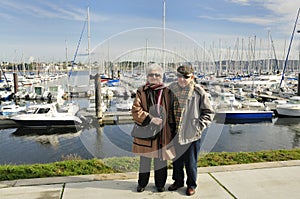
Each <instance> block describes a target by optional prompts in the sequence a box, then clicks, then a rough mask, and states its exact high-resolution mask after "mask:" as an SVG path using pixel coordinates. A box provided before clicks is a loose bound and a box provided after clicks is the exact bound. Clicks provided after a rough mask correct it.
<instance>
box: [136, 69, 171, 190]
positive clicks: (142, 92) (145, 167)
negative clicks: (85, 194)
mask: <svg viewBox="0 0 300 199" xmlns="http://www.w3.org/2000/svg"><path fill="white" fill-rule="evenodd" d="M146 75H147V82H146V84H145V85H143V86H141V87H140V88H138V90H137V93H136V97H135V100H134V102H133V106H132V116H133V119H134V121H135V122H136V123H137V124H139V125H141V126H146V125H148V124H150V123H154V124H156V125H158V126H160V127H161V130H160V132H159V133H158V134H157V136H156V137H155V138H154V139H152V140H149V139H142V138H136V137H135V138H134V139H133V146H132V151H133V153H135V154H138V155H140V168H139V176H138V186H137V191H138V192H143V191H144V190H145V187H146V186H147V184H148V182H149V177H150V169H151V161H152V159H154V170H155V171H154V180H155V186H156V188H157V191H158V192H163V191H164V190H165V188H164V186H165V184H166V180H167V160H170V159H172V158H174V157H175V152H174V151H175V150H174V147H173V144H172V142H171V140H172V137H173V136H172V135H171V130H170V127H169V125H168V122H167V117H168V115H169V114H168V112H169V105H170V104H171V103H170V98H169V89H168V88H166V87H165V86H164V84H163V82H162V75H163V69H162V67H161V66H160V65H158V64H152V65H150V66H149V67H148V70H147V74H146Z"/></svg>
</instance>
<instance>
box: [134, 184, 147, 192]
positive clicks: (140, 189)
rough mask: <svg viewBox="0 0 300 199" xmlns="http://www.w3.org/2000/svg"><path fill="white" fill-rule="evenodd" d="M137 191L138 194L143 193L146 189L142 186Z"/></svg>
mask: <svg viewBox="0 0 300 199" xmlns="http://www.w3.org/2000/svg"><path fill="white" fill-rule="evenodd" d="M136 191H137V192H143V191H145V187H142V186H140V185H138V186H137V188H136Z"/></svg>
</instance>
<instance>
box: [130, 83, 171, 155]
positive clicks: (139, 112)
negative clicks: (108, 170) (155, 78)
mask: <svg viewBox="0 0 300 199" xmlns="http://www.w3.org/2000/svg"><path fill="white" fill-rule="evenodd" d="M147 89H150V88H149V87H146V86H142V87H140V88H139V89H138V90H137V93H136V97H135V100H134V102H133V106H132V116H133V120H134V121H135V122H136V123H138V124H142V123H143V121H144V120H145V118H146V117H147V116H148V115H149V112H148V108H147V100H149V99H147V97H146V96H147V94H146V93H147V92H148V91H147ZM169 92H170V91H169V89H168V88H164V89H163V94H162V108H163V112H164V114H166V115H165V117H164V118H165V119H164V122H163V124H164V125H163V127H162V131H161V147H159V139H158V138H156V139H154V140H144V139H139V138H133V145H132V152H133V153H135V154H138V155H141V156H145V157H149V158H161V159H163V160H170V159H173V158H174V157H175V150H174V146H173V142H172V138H173V136H172V135H171V130H170V127H169V124H168V121H167V120H168V113H169V106H170V97H169V96H170V95H169ZM149 116H150V118H152V116H151V115H149Z"/></svg>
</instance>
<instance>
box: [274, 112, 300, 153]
mask: <svg viewBox="0 0 300 199" xmlns="http://www.w3.org/2000/svg"><path fill="white" fill-rule="evenodd" d="M274 124H275V125H280V126H288V127H289V129H290V130H291V131H292V132H293V133H294V138H293V148H297V147H299V146H300V118H292V117H287V118H277V119H276V121H275V123H274Z"/></svg>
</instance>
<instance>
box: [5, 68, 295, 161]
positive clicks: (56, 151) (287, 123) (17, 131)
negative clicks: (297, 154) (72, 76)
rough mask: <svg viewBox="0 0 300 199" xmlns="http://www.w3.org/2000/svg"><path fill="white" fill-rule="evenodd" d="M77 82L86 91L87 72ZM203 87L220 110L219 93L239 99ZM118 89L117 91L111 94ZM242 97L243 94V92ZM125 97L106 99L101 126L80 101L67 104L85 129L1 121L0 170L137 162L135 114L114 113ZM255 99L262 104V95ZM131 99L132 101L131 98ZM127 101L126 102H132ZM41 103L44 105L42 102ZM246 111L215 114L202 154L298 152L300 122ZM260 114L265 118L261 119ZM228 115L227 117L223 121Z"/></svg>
mask: <svg viewBox="0 0 300 199" xmlns="http://www.w3.org/2000/svg"><path fill="white" fill-rule="evenodd" d="M77 76H80V78H79V79H80V80H81V81H82V82H80V83H79V82H77V84H81V85H85V84H86V83H85V82H86V79H88V72H87V71H82V72H77ZM70 81H72V80H70ZM63 82H64V79H63V78H62V79H59V80H56V81H53V82H48V84H51V83H52V84H63ZM126 82H130V78H128V79H126V77H123V78H122V77H121V83H120V84H121V85H120V86H121V87H120V89H123V88H128V89H130V88H131V87H129V85H128V84H126ZM142 83H143V79H141V83H139V82H138V81H137V82H136V85H138V84H142ZM202 85H203V86H204V87H206V88H209V91H211V92H210V94H211V95H212V96H213V97H212V102H214V103H213V104H215V105H217V104H218V103H216V102H217V100H221V98H220V97H219V95H216V93H217V92H215V91H221V89H220V88H223V89H225V90H224V92H231V93H236V92H232V91H238V90H236V89H232V87H226V86H223V85H222V83H219V84H218V85H205V84H202ZM45 86H46V87H47V85H45ZM103 88H106V89H108V88H109V87H104V86H103ZM116 88H117V86H116V85H115V87H114V89H113V90H116ZM131 89H133V88H131ZM113 93H116V92H113ZM239 93H240V94H241V92H239ZM242 94H243V95H251V94H253V92H247V91H243V93H242ZM255 94H257V93H255ZM231 96H232V95H231ZM233 96H235V95H233ZM254 96H256V95H254ZM124 97H125V98H126V96H124V95H122V94H117V96H110V97H108V96H104V98H103V99H102V102H103V103H105V105H106V107H107V110H106V111H104V112H103V117H102V118H101V119H102V121H101V122H100V120H99V119H100V118H97V117H96V112H93V111H92V112H87V111H86V110H87V108H88V107H90V102H89V97H85V96H82V97H79V96H77V97H73V98H71V99H68V100H66V101H72V102H73V103H75V104H78V105H79V107H80V110H79V111H78V116H79V118H81V119H82V121H83V123H82V125H75V128H51V127H49V128H47V129H32V128H23V127H20V126H16V125H15V123H12V122H11V121H10V120H7V116H2V119H1V120H0V124H1V129H0V151H1V156H0V164H32V163H46V162H55V161H60V160H63V159H64V157H69V156H71V157H77V158H78V157H80V158H82V159H90V158H108V157H120V156H129V157H131V156H134V155H133V154H132V153H131V143H132V137H131V136H130V132H131V129H132V127H133V120H132V117H131V112H130V111H127V110H126V111H118V110H117V107H116V105H117V103H118V102H119V101H120V100H124ZM272 97H273V98H274V99H277V98H276V97H275V96H271V97H270V98H272ZM256 98H259V95H257V96H256ZM129 99H131V100H133V98H132V97H131V98H129ZM278 99H282V98H278ZM126 100H128V96H127V98H126ZM236 100H239V99H236ZM40 103H45V102H43V101H41V102H40ZM224 108H225V110H224ZM247 109H248V108H242V109H237V108H234V110H233V109H232V107H231V105H230V99H229V103H228V106H227V108H226V107H222V109H216V118H215V120H214V121H213V123H212V125H211V126H210V127H209V128H208V129H207V131H205V133H204V136H203V139H202V146H201V151H202V152H204V153H207V152H222V151H227V152H238V151H260V150H275V149H292V148H296V147H299V146H300V126H299V125H300V122H299V118H285V117H277V116H276V115H275V114H273V113H274V111H268V110H262V111H258V110H252V112H251V110H247ZM222 111H223V112H222ZM233 113H234V114H233ZM250 113H254V114H256V116H255V117H251V118H250V120H249V115H250ZM257 113H261V115H260V116H259V117H258V116H257ZM224 114H226V115H227V114H228V115H227V116H225V117H224ZM236 114H238V115H236ZM241 114H242V115H241ZM81 116H82V117H81ZM220 116H221V117H220ZM246 116H247V117H248V118H247V117H246ZM218 117H219V118H218ZM243 117H244V118H243ZM245 117H246V118H245ZM83 118H85V119H83ZM220 118H221V119H220ZM226 118H227V119H226ZM255 118H256V119H255Z"/></svg>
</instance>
